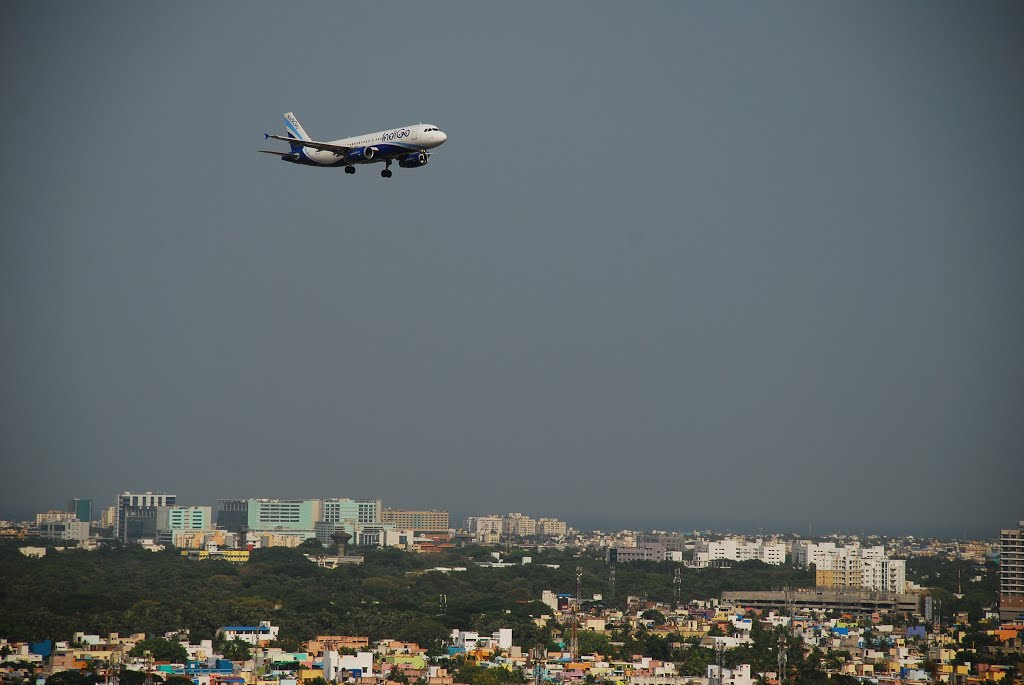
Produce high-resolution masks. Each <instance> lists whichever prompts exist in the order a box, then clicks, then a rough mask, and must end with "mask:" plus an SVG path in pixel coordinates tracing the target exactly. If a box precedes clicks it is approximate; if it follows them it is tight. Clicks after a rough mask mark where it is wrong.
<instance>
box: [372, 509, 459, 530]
mask: <svg viewBox="0 0 1024 685" xmlns="http://www.w3.org/2000/svg"><path fill="white" fill-rule="evenodd" d="M381 522H382V523H391V524H394V526H395V528H397V529H400V530H414V531H416V532H417V533H447V532H448V512H447V511H437V510H430V511H411V510H405V509H385V510H384V513H383V515H382V516H381Z"/></svg>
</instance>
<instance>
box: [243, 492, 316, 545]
mask: <svg viewBox="0 0 1024 685" xmlns="http://www.w3.org/2000/svg"><path fill="white" fill-rule="evenodd" d="M320 520H322V519H321V518H320V500H318V499H250V500H249V502H248V520H247V524H246V527H247V528H248V529H249V530H296V531H298V530H304V531H309V532H310V535H309V537H313V524H315V523H316V522H317V521H320Z"/></svg>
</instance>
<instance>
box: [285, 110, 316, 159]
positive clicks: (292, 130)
mask: <svg viewBox="0 0 1024 685" xmlns="http://www.w3.org/2000/svg"><path fill="white" fill-rule="evenodd" d="M284 128H285V130H286V131H287V132H288V137H289V138H295V139H296V140H312V138H310V137H309V135H308V134H307V133H306V129H304V128H302V124H300V123H299V120H298V119H296V118H295V115H294V114H292V113H291V112H288V113H287V114H285V115H284ZM290 145H291V147H292V150H296V149H298V148H301V147H302V146H301V145H297V144H296V143H290Z"/></svg>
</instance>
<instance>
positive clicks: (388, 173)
mask: <svg viewBox="0 0 1024 685" xmlns="http://www.w3.org/2000/svg"><path fill="white" fill-rule="evenodd" d="M380 175H381V176H383V177H384V178H391V160H390V159H389V160H387V161H386V162H384V171H382V172H380Z"/></svg>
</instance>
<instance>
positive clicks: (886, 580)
mask: <svg viewBox="0 0 1024 685" xmlns="http://www.w3.org/2000/svg"><path fill="white" fill-rule="evenodd" d="M861 587H864V588H867V589H869V590H879V591H881V592H897V593H901V592H905V591H906V587H907V562H906V560H904V559H864V560H863V561H862V562H861Z"/></svg>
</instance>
